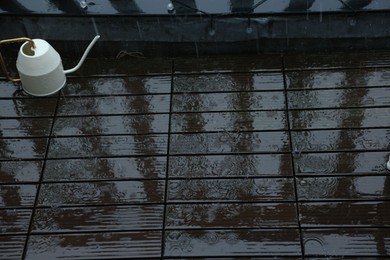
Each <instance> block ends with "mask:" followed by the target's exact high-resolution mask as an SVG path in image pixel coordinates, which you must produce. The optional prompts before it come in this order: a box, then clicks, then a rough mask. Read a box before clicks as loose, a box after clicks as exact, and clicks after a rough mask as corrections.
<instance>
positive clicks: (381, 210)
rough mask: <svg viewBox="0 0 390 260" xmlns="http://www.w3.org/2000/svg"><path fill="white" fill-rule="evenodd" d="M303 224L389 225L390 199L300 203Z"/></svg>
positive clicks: (314, 225)
mask: <svg viewBox="0 0 390 260" xmlns="http://www.w3.org/2000/svg"><path fill="white" fill-rule="evenodd" d="M299 212H300V214H301V217H300V220H301V226H302V227H303V228H308V227H313V228H319V227H335V226H337V227H389V226H390V219H389V218H388V216H389V214H390V202H389V201H362V202H351V201H348V202H318V203H315V202H313V203H300V204H299Z"/></svg>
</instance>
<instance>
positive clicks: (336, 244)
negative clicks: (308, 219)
mask: <svg viewBox="0 0 390 260" xmlns="http://www.w3.org/2000/svg"><path fill="white" fill-rule="evenodd" d="M303 243H304V246H305V253H306V255H314V256H325V257H331V256H340V257H342V256H355V257H357V256H361V257H362V256H371V257H373V256H388V250H389V247H390V241H389V232H388V230H387V229H374V228H372V229H371V228H370V229H342V228H337V229H324V230H304V231H303Z"/></svg>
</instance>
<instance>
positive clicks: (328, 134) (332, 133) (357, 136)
mask: <svg viewBox="0 0 390 260" xmlns="http://www.w3.org/2000/svg"><path fill="white" fill-rule="evenodd" d="M291 138H292V145H293V147H294V149H295V150H298V151H301V152H314V151H322V152H330V151H366V150H373V151H378V150H389V149H390V130H389V129H386V128H384V129H351V130H349V129H342V130H321V131H297V132H292V133H291Z"/></svg>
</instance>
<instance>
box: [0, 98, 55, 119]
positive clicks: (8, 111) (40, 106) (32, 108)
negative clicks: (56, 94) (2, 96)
mask: <svg viewBox="0 0 390 260" xmlns="http://www.w3.org/2000/svg"><path fill="white" fill-rule="evenodd" d="M56 102H57V100H56V99H55V98H23V99H12V100H11V99H6V100H1V102H0V117H44V116H53V115H54V111H55V107H56Z"/></svg>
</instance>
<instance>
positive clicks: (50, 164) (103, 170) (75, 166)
mask: <svg viewBox="0 0 390 260" xmlns="http://www.w3.org/2000/svg"><path fill="white" fill-rule="evenodd" d="M165 172H166V158H165V157H136V158H90V159H63V160H47V161H46V167H45V171H44V176H43V180H44V181H80V180H89V181H91V180H121V179H158V178H160V179H162V178H165Z"/></svg>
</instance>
